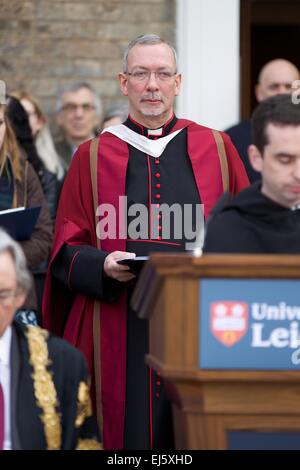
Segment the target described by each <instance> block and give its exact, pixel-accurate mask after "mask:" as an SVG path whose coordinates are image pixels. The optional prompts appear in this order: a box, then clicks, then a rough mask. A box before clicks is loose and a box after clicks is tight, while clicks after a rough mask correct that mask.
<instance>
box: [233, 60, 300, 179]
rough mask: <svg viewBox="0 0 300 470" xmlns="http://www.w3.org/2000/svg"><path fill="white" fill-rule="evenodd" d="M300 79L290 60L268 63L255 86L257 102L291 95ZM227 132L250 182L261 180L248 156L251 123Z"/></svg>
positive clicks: (243, 123) (246, 122)
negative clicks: (294, 85)
mask: <svg viewBox="0 0 300 470" xmlns="http://www.w3.org/2000/svg"><path fill="white" fill-rule="evenodd" d="M299 78H300V74H299V70H298V69H297V67H296V66H295V65H294V64H292V63H291V62H289V61H288V60H285V59H274V60H271V61H270V62H267V63H266V64H265V65H264V66H263V67H262V69H261V71H260V72H259V75H258V83H257V85H256V86H255V96H256V99H257V101H258V102H259V103H260V102H261V101H264V100H265V99H267V98H270V97H271V96H275V95H282V94H285V93H291V91H292V84H293V82H294V81H295V80H299ZM226 132H227V134H228V135H229V136H230V137H231V140H232V142H233V143H234V145H235V147H236V149H237V151H238V153H239V154H240V157H241V159H242V160H243V163H244V166H245V169H246V172H247V175H248V178H249V180H250V182H251V183H253V182H254V181H257V180H259V179H260V173H258V172H257V171H255V170H254V169H253V168H252V166H251V165H250V162H249V159H248V154H247V149H248V147H249V145H251V143H252V142H251V129H250V121H242V122H240V123H239V124H237V125H235V126H233V127H231V128H229V129H227V130H226Z"/></svg>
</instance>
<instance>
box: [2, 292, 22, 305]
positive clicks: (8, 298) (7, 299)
mask: <svg viewBox="0 0 300 470" xmlns="http://www.w3.org/2000/svg"><path fill="white" fill-rule="evenodd" d="M18 294H19V291H18V290H3V291H0V305H2V306H3V307H9V306H10V305H12V303H13V301H14V299H15V297H16V296H17V295H18Z"/></svg>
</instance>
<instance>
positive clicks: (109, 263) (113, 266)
mask: <svg viewBox="0 0 300 470" xmlns="http://www.w3.org/2000/svg"><path fill="white" fill-rule="evenodd" d="M128 258H135V253H129V252H128V251H113V252H112V253H110V254H109V255H107V257H106V258H105V261H104V267H103V269H104V273H105V275H106V276H107V277H111V278H112V279H116V280H117V281H120V282H127V281H130V280H131V279H134V278H135V275H134V274H132V273H131V272H129V266H125V265H121V264H118V263H117V261H119V260H121V259H128Z"/></svg>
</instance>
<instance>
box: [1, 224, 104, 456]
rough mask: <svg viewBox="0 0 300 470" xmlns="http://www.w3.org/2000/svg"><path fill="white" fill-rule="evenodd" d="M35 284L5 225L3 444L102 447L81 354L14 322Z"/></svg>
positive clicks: (37, 447) (20, 447) (38, 447)
mask: <svg viewBox="0 0 300 470" xmlns="http://www.w3.org/2000/svg"><path fill="white" fill-rule="evenodd" d="M30 285H31V278H30V274H29V272H28V270H27V267H26V260H25V256H24V254H23V251H22V249H21V247H20V246H19V245H18V244H17V243H16V242H15V241H14V240H13V239H12V238H11V237H10V236H9V235H8V234H7V233H6V232H4V231H3V230H2V229H0V449H3V450H10V449H14V450H26V449H27V450H42V449H48V450H61V449H64V450H71V449H75V448H78V449H100V443H99V441H98V439H97V435H98V432H97V427H96V423H95V421H94V418H93V417H92V413H91V404H90V397H89V386H88V382H87V368H86V364H85V360H84V358H83V356H82V355H81V353H80V352H79V351H77V350H76V349H75V348H73V347H72V346H71V345H69V344H68V343H66V342H65V341H63V340H62V339H60V338H56V337H54V336H51V335H50V334H49V333H48V332H47V331H46V330H43V329H41V328H39V327H37V326H25V325H24V324H22V323H20V322H19V321H14V315H15V312H16V310H17V309H18V308H19V307H20V306H21V305H22V304H23V302H24V300H25V297H26V294H27V292H28V290H29V288H30Z"/></svg>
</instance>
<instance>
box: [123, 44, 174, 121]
mask: <svg viewBox="0 0 300 470" xmlns="http://www.w3.org/2000/svg"><path fill="white" fill-rule="evenodd" d="M141 72H152V73H151V74H150V76H148V77H146V78H144V79H142V80H140V79H139V73H141ZM153 72H161V73H160V74H159V76H158V75H157V74H155V73H153ZM163 72H165V75H164V74H163ZM175 72H176V65H175V58H174V54H173V52H172V50H171V49H170V47H169V46H168V45H166V44H154V45H136V46H134V47H133V48H132V49H131V50H130V52H129V54H128V73H130V74H134V75H129V74H128V73H127V74H124V73H120V74H119V80H120V86H121V90H122V92H123V94H124V95H125V96H128V99H129V110H130V115H131V117H132V118H133V119H135V120H136V121H138V122H139V123H141V124H144V123H145V122H146V125H147V122H149V121H150V122H151V121H153V122H155V121H156V120H157V123H158V125H161V124H163V123H164V122H166V121H167V120H168V119H169V118H170V117H171V116H172V113H173V103H174V98H175V96H177V95H178V93H179V89H180V83H181V76H180V75H179V74H176V73H175ZM160 77H162V78H163V79H161V78H160ZM165 77H167V78H165Z"/></svg>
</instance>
